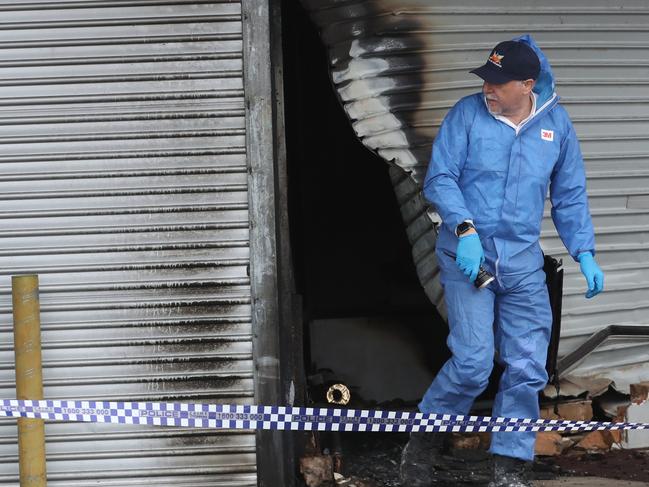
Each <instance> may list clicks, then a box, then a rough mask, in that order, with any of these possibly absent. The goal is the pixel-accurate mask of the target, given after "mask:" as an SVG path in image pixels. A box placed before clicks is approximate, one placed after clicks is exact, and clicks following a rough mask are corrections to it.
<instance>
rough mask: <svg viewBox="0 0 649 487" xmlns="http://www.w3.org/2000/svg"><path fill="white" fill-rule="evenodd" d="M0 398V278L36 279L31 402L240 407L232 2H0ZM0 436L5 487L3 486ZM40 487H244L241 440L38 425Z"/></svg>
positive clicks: (240, 240) (242, 372)
mask: <svg viewBox="0 0 649 487" xmlns="http://www.w3.org/2000/svg"><path fill="white" fill-rule="evenodd" d="M0 11H2V12H3V16H2V20H1V21H0V31H1V32H2V36H0V222H1V224H0V276H3V279H4V281H2V282H0V317H2V320H1V321H0V393H1V395H2V396H3V397H13V396H14V395H15V388H14V385H13V381H14V372H13V358H12V357H13V350H12V345H11V344H12V326H11V322H12V319H11V293H10V287H9V276H10V275H12V274H20V273H37V274H39V275H40V276H41V279H40V280H41V305H42V323H43V325H42V336H43V361H44V385H45V397H46V398H48V399H56V398H69V399H74V398H77V399H103V400H109V399H110V400H120V399H123V400H163V401H211V402H220V403H252V402H253V401H254V388H253V379H254V374H253V355H252V331H251V293H250V279H249V277H248V266H249V264H250V256H249V221H248V220H249V214H248V172H247V167H246V164H247V161H246V157H247V156H246V146H245V137H246V126H245V110H244V99H243V88H244V87H243V67H242V50H243V47H242V17H241V5H240V4H239V3H237V2H219V1H214V2H207V1H193V2H189V1H165V0H160V1H158V0H156V1H145V0H139V1H138V0H134V1H129V2H125V1H118V0H115V1H44V2H33V3H29V2H11V1H4V2H0ZM15 428H16V427H15V421H13V420H3V421H0V485H9V484H11V485H15V484H16V483H17V481H18V464H17V461H16V459H17V456H16V455H17V440H16V430H15ZM46 433H47V456H48V458H47V459H48V484H49V485H52V486H57V485H61V486H63V485H65V486H84V485H105V486H117V485H129V486H131V485H132V486H135V485H150V484H151V482H152V481H153V482H154V483H155V484H156V485H174V486H183V485H187V486H189V485H192V486H201V485H205V486H207V485H209V486H220V487H226V486H228V487H235V486H236V487H241V486H249V487H250V486H255V485H257V478H256V446H255V436H254V434H250V433H248V432H235V431H221V432H216V431H207V430H191V429H185V428H164V429H160V428H149V427H142V426H135V427H133V426H131V427H129V426H128V425H123V426H117V425H103V424H82V423H48V424H47V426H46Z"/></svg>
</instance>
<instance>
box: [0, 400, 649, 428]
mask: <svg viewBox="0 0 649 487" xmlns="http://www.w3.org/2000/svg"><path fill="white" fill-rule="evenodd" d="M0 416H9V417H25V418H37V419H49V420H58V421H84V422H93V423H115V424H147V425H154V426H182V427H190V428H220V429H221V428H222V429H246V430H256V429H263V430H306V431H311V430H318V431H377V432H408V431H446V432H484V431H594V430H622V429H635V430H638V429H649V423H610V422H597V421H564V420H555V419H520V418H498V417H495V418H492V417H488V416H461V415H453V414H425V413H419V412H396V411H380V410H364V409H334V408H305V407H283V406H251V405H227V404H225V405H223V404H204V403H170V402H113V401H103V402H102V401H27V400H25V401H19V400H15V399H1V400H0Z"/></svg>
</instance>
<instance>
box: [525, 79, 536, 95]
mask: <svg viewBox="0 0 649 487" xmlns="http://www.w3.org/2000/svg"><path fill="white" fill-rule="evenodd" d="M535 84H536V80H533V79H526V80H525V81H523V90H524V93H525V94H526V95H529V94H530V93H531V92H532V89H533V88H534V85H535Z"/></svg>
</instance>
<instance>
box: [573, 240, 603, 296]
mask: <svg viewBox="0 0 649 487" xmlns="http://www.w3.org/2000/svg"><path fill="white" fill-rule="evenodd" d="M577 258H578V259H579V267H580V268H581V273H582V274H583V275H584V277H585V278H586V284H588V291H586V297H587V298H589V299H590V298H592V297H594V296H597V295H598V294H599V293H601V292H602V290H603V289H604V273H603V272H602V269H600V268H599V266H598V265H597V262H595V258H594V257H593V254H592V253H590V252H582V253H581V254H579V256H578V257H577Z"/></svg>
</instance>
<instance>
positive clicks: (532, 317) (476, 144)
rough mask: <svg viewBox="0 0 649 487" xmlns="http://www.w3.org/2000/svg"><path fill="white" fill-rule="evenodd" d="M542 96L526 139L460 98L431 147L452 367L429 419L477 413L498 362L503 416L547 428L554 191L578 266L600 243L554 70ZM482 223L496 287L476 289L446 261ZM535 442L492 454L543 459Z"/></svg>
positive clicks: (441, 380)
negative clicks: (549, 236)
mask: <svg viewBox="0 0 649 487" xmlns="http://www.w3.org/2000/svg"><path fill="white" fill-rule="evenodd" d="M515 40H520V41H522V42H527V43H528V44H530V45H531V47H532V48H533V49H534V50H535V52H536V53H537V55H538V56H539V60H540V62H541V73H540V75H539V77H538V79H537V83H536V85H535V87H534V92H535V93H536V95H537V100H536V112H535V113H534V114H533V117H532V118H531V119H529V120H528V121H527V122H526V123H525V124H524V125H523V126H522V127H519V130H518V133H516V132H517V130H515V129H514V128H513V127H511V126H509V125H507V124H506V123H504V122H502V121H500V120H498V119H496V118H495V117H494V116H493V115H491V113H490V112H489V110H488V108H487V105H486V102H485V100H484V97H483V95H482V93H478V94H475V95H471V96H467V97H465V98H462V99H461V100H460V101H459V102H458V103H457V104H456V105H455V106H454V107H453V108H452V109H451V110H450V111H449V112H448V114H447V115H446V117H445V119H444V121H443V123H442V126H441V127H440V130H439V133H438V135H437V137H436V138H435V142H434V144H433V151H432V156H431V161H430V165H429V167H428V172H427V175H426V179H425V183H424V195H425V197H426V198H427V199H428V200H429V201H430V202H431V203H432V204H433V205H435V207H436V209H437V211H438V212H439V214H440V216H441V217H442V220H443V224H442V225H441V226H440V229H439V235H438V239H437V249H436V256H437V259H438V262H439V266H440V270H441V283H442V285H443V287H444V293H445V299H446V306H447V309H448V319H449V328H450V333H449V337H448V346H449V348H450V349H451V351H452V357H451V359H449V361H448V362H447V363H446V364H445V365H444V366H443V368H442V369H441V371H440V372H439V374H438V375H437V377H436V378H435V380H434V381H433V383H432V384H431V386H430V387H429V389H428V390H427V392H426V393H425V395H424V397H423V399H422V401H421V403H420V404H419V409H420V411H422V412H425V413H444V414H467V413H468V412H469V410H470V408H471V405H472V403H473V401H474V400H475V398H476V397H477V396H478V395H479V394H480V393H481V392H482V391H483V390H484V388H485V387H486V386H487V383H488V379H489V376H490V373H491V370H492V366H493V359H494V352H495V351H497V352H498V355H497V358H498V360H499V361H500V362H501V363H502V364H503V365H504V367H505V371H504V373H503V376H502V378H501V381H500V388H499V392H498V394H497V395H496V398H495V402H494V408H493V415H494V416H506V417H517V418H538V417H539V405H538V393H539V391H540V390H542V389H543V388H544V386H545V385H546V383H547V379H548V377H547V373H546V371H545V362H546V356H547V350H548V343H549V338H550V330H551V323H552V312H551V309H550V305H549V297H548V293H547V288H546V284H545V273H544V272H543V254H542V251H541V248H540V246H539V235H540V230H541V221H542V218H543V208H544V202H545V197H546V195H547V191H548V187H549V189H550V198H551V202H552V219H553V221H554V224H555V226H556V228H557V231H558V233H559V236H560V237H561V239H562V241H563V243H564V244H565V246H566V248H567V249H568V251H569V252H570V255H571V256H572V257H573V258H575V260H576V259H577V256H578V255H579V254H580V253H581V252H584V251H591V252H592V253H593V255H594V254H595V248H594V247H595V238H594V232H593V225H592V222H591V217H590V212H589V209H588V199H587V194H586V177H585V173H584V165H583V160H582V155H581V152H580V149H579V143H578V141H577V137H576V135H575V131H574V128H573V126H572V123H571V121H570V118H569V117H568V114H567V112H566V111H565V110H564V108H563V107H562V106H560V105H559V104H558V103H557V102H558V97H557V95H556V94H555V93H554V78H553V75H552V71H551V68H550V65H549V64H548V61H547V59H546V58H545V56H544V55H543V53H542V52H541V50H540V49H539V48H538V46H536V44H535V43H534V41H533V40H532V39H531V38H530V37H529V36H523V37H521V38H518V39H515ZM464 220H473V222H474V224H475V227H476V230H477V232H478V235H479V237H480V240H481V243H482V246H483V248H484V252H485V262H484V264H483V266H484V267H485V268H486V269H487V271H489V272H490V273H491V274H493V275H495V276H496V280H495V281H494V282H492V283H491V284H490V285H489V286H488V287H487V288H485V289H482V290H478V289H476V288H475V286H474V285H473V284H472V283H471V282H470V281H469V279H468V278H467V277H466V276H465V275H464V274H463V273H462V271H461V270H460V269H459V268H458V267H457V265H456V263H455V262H454V260H453V259H452V258H450V257H449V256H448V255H446V253H445V251H446V252H451V253H455V251H456V248H457V244H458V238H457V237H456V235H455V228H456V226H457V225H458V224H460V223H461V222H463V221H464ZM535 437H536V435H535V433H533V432H497V433H494V434H493V436H492V442H491V452H492V453H497V454H499V455H505V456H510V457H515V458H520V459H524V460H531V459H532V458H533V457H534V441H535Z"/></svg>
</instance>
